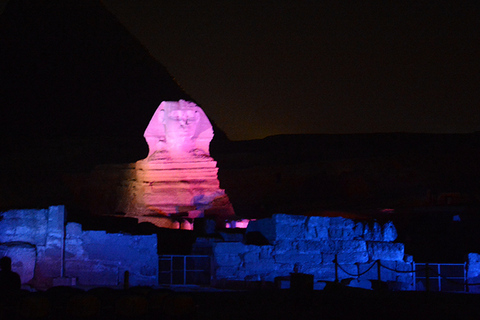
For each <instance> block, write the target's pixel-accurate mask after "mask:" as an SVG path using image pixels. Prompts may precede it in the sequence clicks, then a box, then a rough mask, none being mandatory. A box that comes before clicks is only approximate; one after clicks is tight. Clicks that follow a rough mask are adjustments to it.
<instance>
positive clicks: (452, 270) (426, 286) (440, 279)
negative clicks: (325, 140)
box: [414, 263, 468, 292]
mask: <svg viewBox="0 0 480 320" xmlns="http://www.w3.org/2000/svg"><path fill="white" fill-rule="evenodd" d="M415 270H416V272H415V274H414V276H415V279H414V280H415V290H417V291H442V292H467V291H468V288H467V271H466V265H465V263H415Z"/></svg>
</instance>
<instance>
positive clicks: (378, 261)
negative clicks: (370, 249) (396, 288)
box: [377, 259, 382, 282]
mask: <svg viewBox="0 0 480 320" xmlns="http://www.w3.org/2000/svg"><path fill="white" fill-rule="evenodd" d="M381 267H382V264H381V263H380V259H378V260H377V278H378V281H379V282H380V281H382V271H381V269H382V268H381Z"/></svg>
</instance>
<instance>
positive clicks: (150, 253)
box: [0, 206, 158, 289]
mask: <svg viewBox="0 0 480 320" xmlns="http://www.w3.org/2000/svg"><path fill="white" fill-rule="evenodd" d="M0 216H1V220H0V256H9V257H11V258H12V269H13V270H14V271H15V272H18V273H19V274H20V277H21V280H22V283H23V284H28V285H31V286H33V287H35V288H37V289H46V288H49V287H51V286H53V285H54V284H55V283H57V284H67V283H68V282H67V281H58V280H59V279H60V280H62V279H65V280H68V278H74V279H75V280H76V283H77V284H78V285H83V286H117V285H121V284H122V281H123V275H124V272H125V271H127V270H128V271H129V272H130V284H131V285H157V284H158V255H157V238H156V236H155V235H150V236H131V235H125V234H108V233H106V232H104V231H83V230H82V228H81V226H80V225H79V224H77V223H69V224H68V225H67V226H65V208H64V206H52V207H50V208H48V209H39V210H10V211H6V212H2V213H0ZM65 232H66V233H65ZM70 283H72V282H70Z"/></svg>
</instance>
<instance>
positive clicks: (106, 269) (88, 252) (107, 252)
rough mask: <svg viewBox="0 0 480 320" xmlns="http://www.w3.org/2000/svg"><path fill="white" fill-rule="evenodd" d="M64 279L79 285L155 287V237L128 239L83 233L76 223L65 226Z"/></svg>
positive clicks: (130, 236) (99, 233)
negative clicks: (127, 283)
mask: <svg viewBox="0 0 480 320" xmlns="http://www.w3.org/2000/svg"><path fill="white" fill-rule="evenodd" d="M65 248H66V250H65V276H67V277H72V278H77V279H78V284H79V285H83V286H116V285H119V284H123V277H124V273H125V271H128V272H129V273H130V285H132V286H138V285H141V286H154V285H157V284H158V255H157V236H156V235H150V236H132V235H126V234H118V233H113V234H109V233H106V232H105V231H83V230H82V227H81V225H80V224H78V223H69V224H68V225H67V238H66V247H65Z"/></svg>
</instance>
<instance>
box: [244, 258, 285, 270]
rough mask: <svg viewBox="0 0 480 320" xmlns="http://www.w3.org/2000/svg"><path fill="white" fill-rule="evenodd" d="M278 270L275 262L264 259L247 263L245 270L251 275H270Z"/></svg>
mask: <svg viewBox="0 0 480 320" xmlns="http://www.w3.org/2000/svg"><path fill="white" fill-rule="evenodd" d="M276 269H277V266H276V264H275V260H273V259H262V260H258V261H256V262H245V270H246V271H247V272H249V273H252V272H253V273H270V272H274V271H275V270H276Z"/></svg>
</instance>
